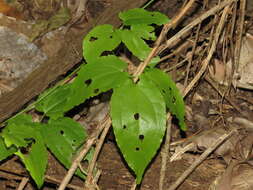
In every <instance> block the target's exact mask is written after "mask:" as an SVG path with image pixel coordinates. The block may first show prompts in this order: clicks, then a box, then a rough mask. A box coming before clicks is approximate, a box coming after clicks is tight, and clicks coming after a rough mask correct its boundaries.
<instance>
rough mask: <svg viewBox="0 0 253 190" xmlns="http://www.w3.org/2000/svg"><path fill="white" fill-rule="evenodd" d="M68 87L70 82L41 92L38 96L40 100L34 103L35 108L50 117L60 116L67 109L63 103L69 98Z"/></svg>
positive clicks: (69, 90)
mask: <svg viewBox="0 0 253 190" xmlns="http://www.w3.org/2000/svg"><path fill="white" fill-rule="evenodd" d="M70 87H71V84H65V85H62V86H59V87H57V88H55V89H53V90H51V89H50V90H49V91H48V92H45V93H43V94H42V95H41V96H40V97H39V99H40V101H38V102H37V103H36V104H35V108H36V110H38V111H41V112H44V114H45V115H47V116H49V117H51V118H52V119H57V118H59V117H62V116H63V114H64V113H65V112H66V111H68V110H69V108H67V107H66V105H65V103H66V102H67V101H69V99H70V98H71V97H70V93H71V89H70Z"/></svg>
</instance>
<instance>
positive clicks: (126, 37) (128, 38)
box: [117, 29, 151, 61]
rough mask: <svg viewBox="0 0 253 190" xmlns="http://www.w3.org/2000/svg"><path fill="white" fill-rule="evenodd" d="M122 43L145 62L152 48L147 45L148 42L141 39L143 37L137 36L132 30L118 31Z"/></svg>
mask: <svg viewBox="0 0 253 190" xmlns="http://www.w3.org/2000/svg"><path fill="white" fill-rule="evenodd" d="M117 32H118V34H119V35H120V37H121V39H122V42H123V43H124V44H125V45H126V46H127V48H128V49H129V50H130V51H131V52H132V53H133V54H134V55H135V56H136V57H138V58H139V59H140V60H142V61H143V60H144V59H145V58H146V57H147V56H148V54H149V52H150V51H151V48H150V47H149V46H148V45H147V44H146V42H145V41H144V40H143V39H142V38H141V36H138V35H136V33H135V32H134V31H132V30H126V29H124V30H118V31H117Z"/></svg>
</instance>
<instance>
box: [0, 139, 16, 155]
mask: <svg viewBox="0 0 253 190" xmlns="http://www.w3.org/2000/svg"><path fill="white" fill-rule="evenodd" d="M15 152H17V148H16V147H14V146H11V147H7V146H6V145H5V143H4V139H3V138H2V137H1V136H0V160H4V159H5V158H7V157H8V156H10V155H12V154H13V153H15Z"/></svg>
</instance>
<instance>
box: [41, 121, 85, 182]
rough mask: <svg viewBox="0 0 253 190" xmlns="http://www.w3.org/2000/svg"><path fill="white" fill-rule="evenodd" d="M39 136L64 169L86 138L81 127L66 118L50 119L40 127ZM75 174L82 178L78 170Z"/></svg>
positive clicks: (67, 166)
mask: <svg viewBox="0 0 253 190" xmlns="http://www.w3.org/2000/svg"><path fill="white" fill-rule="evenodd" d="M41 134H42V136H43V138H44V139H45V143H46V145H47V147H48V148H49V149H50V150H51V152H52V153H53V154H54V156H55V157H56V158H57V159H58V160H59V161H60V162H61V163H62V164H63V165H64V166H65V167H66V168H69V167H70V166H71V163H72V161H73V156H74V155H75V154H76V152H77V151H78V149H79V148H80V147H81V145H82V144H83V143H84V142H85V140H86V137H87V134H86V132H85V130H84V127H83V126H81V125H80V124H79V123H77V122H75V121H74V120H72V119H70V118H66V117H62V118H58V119H57V120H52V119H50V120H49V122H48V124H47V125H44V126H43V127H41ZM76 174H77V175H78V176H80V177H82V178H84V175H83V174H82V173H81V171H80V170H77V172H76Z"/></svg>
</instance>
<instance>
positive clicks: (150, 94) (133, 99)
mask: <svg viewBox="0 0 253 190" xmlns="http://www.w3.org/2000/svg"><path fill="white" fill-rule="evenodd" d="M110 114H111V118H112V125H113V129H114V133H115V137H116V141H117V144H118V146H119V148H120V150H121V152H122V154H123V156H124V158H125V160H126V161H127V163H128V165H129V166H130V167H131V168H132V169H133V171H134V172H135V174H136V176H137V183H138V184H139V183H140V182H141V179H142V176H143V173H144V171H145V168H146V167H147V165H148V164H149V162H150V161H151V159H152V158H153V157H154V155H155V154H156V152H157V150H158V148H159V147H160V144H161V142H162V139H163V136H164V133H165V129H166V109H165V102H164V99H163V97H162V95H161V93H160V91H159V89H158V88H157V87H156V86H155V85H154V84H153V83H152V82H150V81H149V80H148V78H146V77H141V78H140V81H139V82H138V84H133V83H132V82H128V83H127V84H125V85H122V86H120V87H119V88H116V89H114V91H113V95H112V98H111V113H110Z"/></svg>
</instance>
